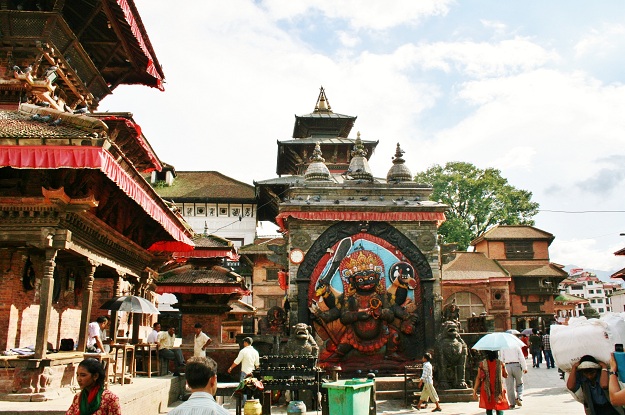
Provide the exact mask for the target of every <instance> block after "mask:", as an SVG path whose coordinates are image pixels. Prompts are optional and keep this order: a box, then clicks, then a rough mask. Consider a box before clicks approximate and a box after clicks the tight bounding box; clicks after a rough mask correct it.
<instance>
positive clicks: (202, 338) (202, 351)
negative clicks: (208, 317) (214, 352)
mask: <svg viewBox="0 0 625 415" xmlns="http://www.w3.org/2000/svg"><path fill="white" fill-rule="evenodd" d="M193 330H194V331H195V337H194V339H193V356H194V357H206V348H207V347H208V345H209V344H211V343H212V342H213V340H212V339H211V338H210V337H209V336H208V334H206V333H204V332H203V331H202V324H200V323H195V326H194V327H193Z"/></svg>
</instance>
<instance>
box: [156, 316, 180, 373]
mask: <svg viewBox="0 0 625 415" xmlns="http://www.w3.org/2000/svg"><path fill="white" fill-rule="evenodd" d="M175 340H176V328H175V327H173V326H172V327H169V328H168V329H167V331H161V332H160V333H158V339H157V343H158V354H159V356H160V357H162V358H163V359H167V360H173V361H174V363H175V365H176V366H175V368H174V376H180V368H181V367H182V366H185V363H184V356H183V355H182V350H180V348H178V347H174V342H175Z"/></svg>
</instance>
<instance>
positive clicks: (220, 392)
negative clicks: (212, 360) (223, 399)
mask: <svg viewBox="0 0 625 415" xmlns="http://www.w3.org/2000/svg"><path fill="white" fill-rule="evenodd" d="M238 386H239V383H238V382H217V392H215V397H217V396H232V397H234V398H235V399H236V415H241V394H239V393H237V394H234V391H235V390H236V389H237V387H238Z"/></svg>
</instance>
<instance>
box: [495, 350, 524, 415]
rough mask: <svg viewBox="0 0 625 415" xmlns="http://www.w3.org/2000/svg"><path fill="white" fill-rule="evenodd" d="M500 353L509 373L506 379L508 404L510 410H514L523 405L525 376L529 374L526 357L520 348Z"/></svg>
mask: <svg viewBox="0 0 625 415" xmlns="http://www.w3.org/2000/svg"><path fill="white" fill-rule="evenodd" d="M499 353H500V356H501V361H502V362H504V363H505V365H506V371H507V372H508V377H507V378H506V390H507V391H508V403H509V404H510V409H514V407H515V406H522V405H523V374H524V373H527V363H525V356H523V351H522V350H521V348H520V347H515V348H513V349H503V350H501V351H500V352H499Z"/></svg>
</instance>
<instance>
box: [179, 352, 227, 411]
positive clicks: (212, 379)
mask: <svg viewBox="0 0 625 415" xmlns="http://www.w3.org/2000/svg"><path fill="white" fill-rule="evenodd" d="M185 377H186V379H187V385H189V388H191V392H192V393H191V396H190V397H189V399H188V400H187V401H186V402H184V403H182V404H180V405H179V406H178V407H176V408H174V409H172V410H171V411H169V415H230V411H228V410H227V409H225V408H223V407H222V406H219V405H218V404H217V402H215V398H214V395H215V393H216V392H217V363H215V361H214V360H213V359H211V358H210V357H192V358H190V359H189V361H188V362H187V368H186V372H185Z"/></svg>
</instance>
